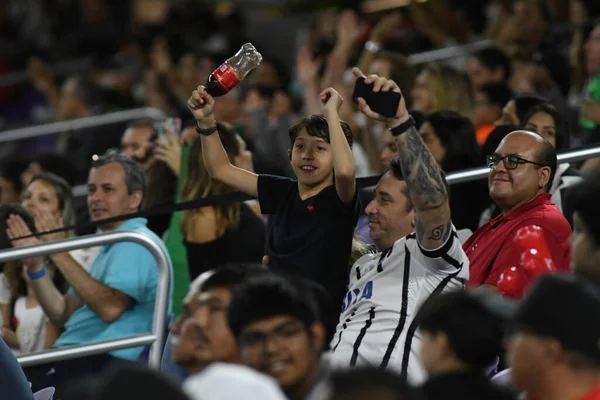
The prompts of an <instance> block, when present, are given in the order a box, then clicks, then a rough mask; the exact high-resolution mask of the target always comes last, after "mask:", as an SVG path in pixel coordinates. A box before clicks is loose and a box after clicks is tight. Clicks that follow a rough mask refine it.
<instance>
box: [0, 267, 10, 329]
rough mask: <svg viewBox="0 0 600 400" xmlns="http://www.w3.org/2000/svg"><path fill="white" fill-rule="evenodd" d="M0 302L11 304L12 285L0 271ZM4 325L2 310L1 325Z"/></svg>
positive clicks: (0, 314) (0, 315)
mask: <svg viewBox="0 0 600 400" xmlns="http://www.w3.org/2000/svg"><path fill="white" fill-rule="evenodd" d="M0 304H10V286H9V285H8V279H6V275H4V273H3V272H0ZM3 325H4V317H3V316H2V313H1V312H0V326H3Z"/></svg>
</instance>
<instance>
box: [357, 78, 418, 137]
mask: <svg viewBox="0 0 600 400" xmlns="http://www.w3.org/2000/svg"><path fill="white" fill-rule="evenodd" d="M352 73H353V74H354V76H355V77H356V78H365V83H366V84H367V85H370V84H373V92H375V93H378V92H388V91H393V92H396V93H400V94H402V92H401V91H400V88H399V87H398V85H397V84H396V82H394V81H393V80H391V79H387V78H383V77H381V76H378V75H369V76H365V74H363V72H362V71H361V70H360V69H359V68H357V67H354V68H352ZM358 108H360V111H362V113H363V114H365V115H366V116H367V117H369V118H373V119H376V120H378V121H385V122H386V123H387V125H388V127H390V128H391V127H394V126H397V125H400V124H401V123H402V122H404V121H406V120H407V119H408V111H407V109H406V102H405V101H404V96H402V99H401V100H400V104H399V105H398V110H397V111H396V115H395V116H394V117H393V118H386V117H384V116H383V115H381V114H379V113H376V112H374V111H373V110H371V108H370V107H369V105H368V104H367V102H366V101H365V99H363V98H362V97H359V98H358Z"/></svg>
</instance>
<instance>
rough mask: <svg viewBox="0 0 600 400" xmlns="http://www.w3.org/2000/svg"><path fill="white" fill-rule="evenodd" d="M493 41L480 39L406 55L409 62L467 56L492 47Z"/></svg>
mask: <svg viewBox="0 0 600 400" xmlns="http://www.w3.org/2000/svg"><path fill="white" fill-rule="evenodd" d="M493 45H494V42H493V41H491V40H480V41H478V42H473V43H468V44H463V45H459V46H451V47H444V48H442V49H437V50H431V51H425V52H423V53H418V54H413V55H410V56H408V57H407V61H408V63H409V64H413V65H416V64H424V63H428V62H433V61H441V60H448V59H451V58H457V57H462V56H468V55H469V54H472V53H475V52H477V51H479V50H483V49H487V48H489V47H492V46H493Z"/></svg>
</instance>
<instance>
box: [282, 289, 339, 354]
mask: <svg viewBox="0 0 600 400" xmlns="http://www.w3.org/2000/svg"><path fill="white" fill-rule="evenodd" d="M292 282H295V283H297V284H298V285H299V287H300V290H301V293H304V292H307V293H311V294H312V296H313V298H314V301H315V304H316V306H317V312H318V314H317V319H318V320H319V321H321V322H322V323H323V326H324V327H325V341H324V342H323V346H324V349H323V350H326V349H327V348H328V347H329V344H330V343H331V341H332V340H333V337H334V335H335V330H336V327H337V324H338V321H339V319H340V310H339V309H337V308H336V307H335V306H334V305H333V300H332V299H331V296H330V295H329V293H328V292H327V290H326V289H325V288H324V287H323V286H322V285H320V284H318V283H316V282H314V281H311V280H309V279H303V278H298V279H295V280H293V281H292Z"/></svg>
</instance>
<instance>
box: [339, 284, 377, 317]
mask: <svg viewBox="0 0 600 400" xmlns="http://www.w3.org/2000/svg"><path fill="white" fill-rule="evenodd" d="M372 297H373V281H368V282H367V283H365V284H364V285H363V286H361V287H360V288H356V289H352V290H350V291H348V293H346V297H345V298H344V304H342V313H344V312H345V311H346V310H347V309H348V308H350V307H352V306H354V305H355V304H356V303H358V302H359V301H361V300H364V299H367V300H368V299H370V298H372Z"/></svg>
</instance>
